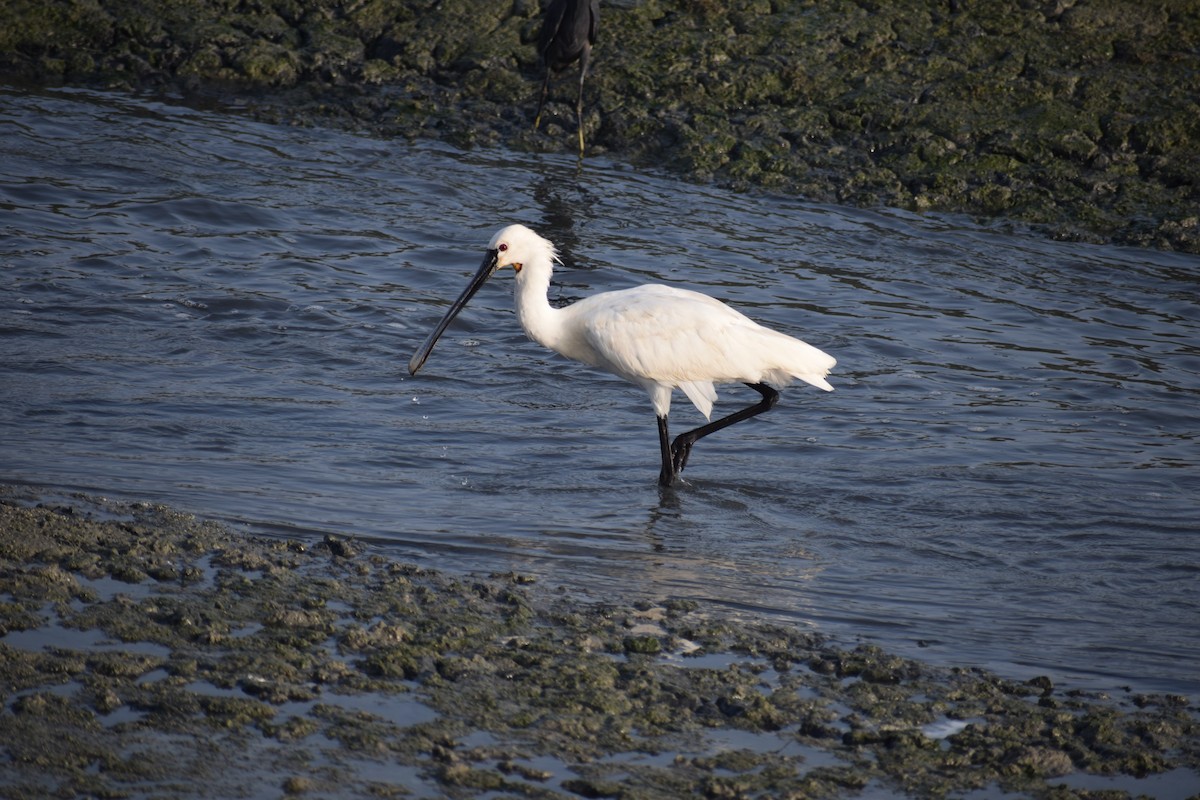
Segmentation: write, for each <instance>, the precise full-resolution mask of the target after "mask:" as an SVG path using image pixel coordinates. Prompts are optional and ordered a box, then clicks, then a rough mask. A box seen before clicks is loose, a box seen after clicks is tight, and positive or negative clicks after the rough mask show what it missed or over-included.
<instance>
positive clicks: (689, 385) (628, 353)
mask: <svg viewBox="0 0 1200 800" xmlns="http://www.w3.org/2000/svg"><path fill="white" fill-rule="evenodd" d="M568 308H570V309H573V316H574V317H575V319H576V330H577V331H578V332H579V334H580V336H581V337H582V338H583V340H584V341H585V342H586V344H587V349H588V350H590V351H591V352H590V353H589V355H590V356H591V358H585V359H582V360H586V361H589V362H591V363H593V364H594V365H595V366H598V367H601V368H603V369H607V370H609V371H610V372H613V373H616V374H617V375H620V376H622V377H624V378H626V379H629V380H633V381H636V382H640V383H645V382H653V383H659V384H663V385H667V386H678V387H679V388H680V389H682V390H683V391H684V393H685V394H687V396H688V399H690V400H691V401H692V403H693V404H695V406H696V408H697V409H699V410H700V412H701V413H703V414H704V415H705V416H708V415H709V414H710V413H711V411H712V404H713V402H714V401H715V400H716V399H717V393H716V390H715V388H714V387H713V384H714V382H717V383H722V382H729V381H735V380H739V379H740V370H739V365H737V364H736V360H735V356H736V353H731V352H730V351H729V345H730V344H731V343H732V342H736V341H737V338H738V337H736V336H734V335H732V333H733V329H734V328H736V327H738V326H741V325H747V324H748V325H754V324H755V323H753V322H751V321H750V320H749V319H747V318H746V317H744V316H743V315H742V314H740V313H738V312H737V311H734V310H733V309H731V308H729V307H728V306H726V305H725V304H724V303H722V302H720V301H719V300H715V299H714V298H711V297H708V296H707V295H703V294H700V293H698V292H691V291H687V290H685V289H676V288H674V287H669V286H657V285H650V286H639V287H636V288H634V289H626V290H623V291H617V292H604V293H602V294H598V295H593V296H592V297H589V298H586V299H585V300H581V301H580V302H578V303H576V304H575V305H574V306H569V307H568Z"/></svg>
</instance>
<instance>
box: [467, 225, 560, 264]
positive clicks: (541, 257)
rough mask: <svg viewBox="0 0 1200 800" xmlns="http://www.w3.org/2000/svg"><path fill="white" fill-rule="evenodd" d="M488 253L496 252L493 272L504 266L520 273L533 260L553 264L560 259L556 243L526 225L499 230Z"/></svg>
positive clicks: (489, 245) (510, 226)
mask: <svg viewBox="0 0 1200 800" xmlns="http://www.w3.org/2000/svg"><path fill="white" fill-rule="evenodd" d="M488 253H489V255H491V254H495V258H496V266H495V268H494V269H493V270H492V271H493V272H494V271H495V270H497V269H501V268H503V267H512V268H513V270H515V271H516V272H518V273H519V272H520V271H521V270H522V269H523V268H524V266H525V265H526V264H527V263H530V262H532V261H538V262H539V263H546V264H552V263H553V262H555V261H557V260H558V251H557V250H556V249H555V247H554V244H553V243H552V242H551V241H550V240H548V239H543V238H542V237H541V236H538V235H537V234H536V233H534V232H533V231H531V230H529V228H526V227H525V226H524V225H509V226H508V227H507V228H502V229H501V230H499V231H497V232H496V235H495V236H493V237H492V241H491V242H490V243H489V244H488ZM485 263H486V260H485Z"/></svg>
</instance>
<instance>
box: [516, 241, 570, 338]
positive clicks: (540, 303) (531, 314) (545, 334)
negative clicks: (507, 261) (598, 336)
mask: <svg viewBox="0 0 1200 800" xmlns="http://www.w3.org/2000/svg"><path fill="white" fill-rule="evenodd" d="M551 272H552V270H551V267H550V265H549V264H540V263H536V262H531V263H529V264H526V265H525V266H524V267H523V268H522V269H521V272H520V273H519V274H518V275H517V291H516V298H517V319H518V320H520V322H521V327H522V328H524V330H525V335H526V336H528V337H529V338H530V339H532V340H533V341H535V342H537V343H538V344H540V345H543V346H545V347H549V348H550V349H551V350H558V348H557V347H556V346H555V344H556V342H557V341H558V338H559V333H560V329H561V326H562V322H561V320H560V318H559V317H560V315H561V313H562V312H561V311H559V309H557V308H554V307H553V306H551V305H550V301H549V299H548V298H547V294H548V293H549V291H550V274H551Z"/></svg>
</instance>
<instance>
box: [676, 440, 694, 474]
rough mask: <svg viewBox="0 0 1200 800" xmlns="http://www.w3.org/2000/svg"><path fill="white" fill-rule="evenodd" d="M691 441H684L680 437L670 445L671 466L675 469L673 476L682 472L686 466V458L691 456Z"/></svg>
mask: <svg viewBox="0 0 1200 800" xmlns="http://www.w3.org/2000/svg"><path fill="white" fill-rule="evenodd" d="M693 444H695V442H693V441H688V440H685V439H684V438H683V437H682V436H680V437H679V438H678V439H676V440H675V442H674V443H673V444H672V445H671V465H672V466H673V467H674V468H675V474H676V475H678V474H679V473H681V472H683V468H684V467H686V466H687V462H688V457H689V456H691V454H692V445H693Z"/></svg>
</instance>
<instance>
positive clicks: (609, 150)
mask: <svg viewBox="0 0 1200 800" xmlns="http://www.w3.org/2000/svg"><path fill="white" fill-rule="evenodd" d="M602 5H603V11H602V23H601V35H600V41H599V42H598V44H597V48H596V51H595V57H594V68H593V70H592V74H591V76H590V78H589V80H588V83H587V91H586V95H585V98H586V99H585V103H586V117H585V120H584V127H585V133H586V135H587V140H588V143H589V150H590V152H591V153H592V154H607V155H608V156H610V157H613V158H618V159H623V160H627V161H629V162H632V163H634V164H638V165H643V166H647V167H651V166H652V167H654V168H665V169H668V170H671V171H673V172H675V173H676V174H679V175H681V176H684V177H685V178H686V179H688V180H692V181H716V182H719V183H720V184H722V185H725V186H728V187H730V188H731V189H733V190H738V191H771V192H786V193H793V194H797V195H800V196H803V197H806V198H809V199H812V200H818V201H830V202H836V203H845V204H855V205H862V206H884V205H886V206H896V207H902V208H908V209H916V210H936V211H946V212H963V213H967V214H972V215H977V216H981V217H988V218H1008V219H1014V220H1020V221H1024V222H1027V223H1030V224H1032V225H1034V226H1035V227H1037V228H1039V229H1041V230H1043V231H1044V232H1046V233H1047V234H1048V235H1052V236H1055V237H1059V238H1065V239H1078V240H1085V241H1100V242H1105V241H1107V242H1116V243H1126V244H1133V245H1140V246H1149V247H1158V248H1174V249H1178V250H1181V251H1186V252H1192V253H1197V252H1200V188H1198V179H1200V6H1198V5H1197V4H1195V3H1186V2H1178V1H1177V0H1168V2H1162V3H1154V4H1134V3H1130V2H1128V1H1127V0H1019V2H1008V3H999V2H973V1H969V0H962V1H961V2H960V1H959V0H948V1H947V0H936V1H935V0H900V1H899V2H894V3H878V2H874V0H731V1H730V2H721V3H717V2H711V1H710V0H613V1H612V2H605V3H603V4H602ZM539 15H540V10H539V5H538V2H537V0H436V1H435V0H307V1H304V2H302V1H301V0H263V1H262V2H252V3H229V2H223V1H222V0H165V2H156V3H144V2H141V1H140V0H108V1H107V2H104V3H99V2H95V1H94V0H12V1H11V2H7V3H4V4H2V5H0V80H5V81H7V82H9V83H14V82H30V81H32V82H35V83H40V84H46V83H56V84H57V83H75V84H88V85H103V86H109V87H113V88H120V89H125V90H133V91H150V92H162V93H166V94H169V95H172V96H180V95H182V96H183V97H184V98H185V99H187V100H189V101H190V102H206V103H219V104H225V105H229V106H231V107H236V108H237V109H239V110H240V111H241V112H243V113H249V114H252V115H254V116H256V117H259V118H263V119H268V120H276V121H281V122H287V123H293V124H305V125H308V124H312V125H317V124H320V125H339V126H349V127H352V128H356V129H361V130H364V131H369V132H372V133H375V134H378V135H381V136H389V137H413V138H418V137H419V138H436V139H441V140H444V141H447V142H450V143H452V144H454V145H457V146H461V147H465V148H469V147H472V146H492V145H500V146H505V147H509V148H515V149H520V150H527V151H553V152H571V151H572V150H573V148H574V147H575V144H574V142H575V138H574V127H575V123H574V113H573V107H572V105H573V103H572V101H573V91H574V88H573V87H574V80H573V78H571V77H570V76H569V75H565V76H563V78H561V79H560V80H559V81H558V82H557V83H556V84H555V87H556V88H555V91H554V102H553V104H552V105H551V107H550V109H549V124H548V125H546V126H545V127H544V128H543V130H542V131H541V132H537V133H535V132H534V131H533V130H532V121H533V114H534V111H535V106H536V93H537V90H538V82H539V67H538V64H537V61H536V56H535V53H534V48H533V41H534V39H535V37H536V35H537V30H538V28H539V25H540V17H539Z"/></svg>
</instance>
